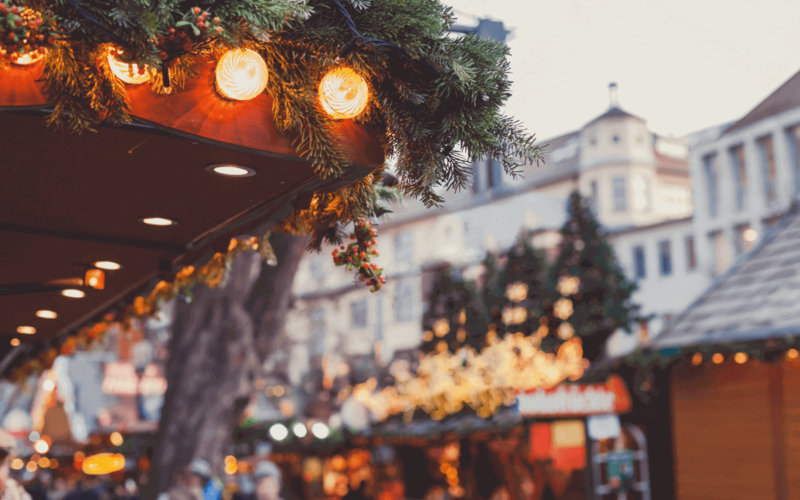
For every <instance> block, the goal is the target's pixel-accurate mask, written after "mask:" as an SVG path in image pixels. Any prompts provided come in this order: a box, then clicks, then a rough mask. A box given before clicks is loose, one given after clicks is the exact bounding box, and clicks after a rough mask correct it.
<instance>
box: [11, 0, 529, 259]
mask: <svg viewBox="0 0 800 500" xmlns="http://www.w3.org/2000/svg"><path fill="white" fill-rule="evenodd" d="M22 3H23V4H25V3H24V1H23V2H22ZM344 3H345V8H347V10H348V12H349V14H350V16H351V17H352V20H353V22H354V23H355V27H356V28H357V29H358V31H359V32H360V33H361V35H363V36H364V37H367V38H372V39H379V40H385V41H387V42H390V43H391V44H394V45H395V46H397V47H399V48H400V49H402V50H403V51H405V52H406V53H407V54H408V55H409V56H410V57H407V56H404V55H403V54H401V53H398V52H397V51H396V50H395V49H394V48H393V47H391V46H388V45H387V44H383V43H368V42H367V43H364V40H360V39H355V40H354V37H353V33H352V32H351V30H350V28H349V27H348V26H347V23H346V22H345V19H344V17H343V16H342V15H341V13H340V12H338V11H337V10H336V9H335V8H334V5H333V2H332V1H331V0H309V1H308V2H299V1H295V0H198V1H196V2H195V1H192V2H189V1H179V0H113V1H107V0H102V1H101V0H80V1H78V0H30V1H28V3H27V5H29V6H31V7H33V8H36V9H39V10H41V11H47V12H50V13H52V18H53V19H54V21H53V22H54V28H53V30H54V31H53V34H54V35H57V38H58V39H59V41H57V42H54V43H55V44H56V46H55V48H53V49H51V50H48V52H47V55H46V57H45V59H46V60H45V72H44V79H45V82H46V87H45V89H46V92H47V94H48V97H49V100H50V101H51V102H52V103H53V105H54V106H55V110H56V112H55V113H54V114H53V115H51V117H50V121H51V123H53V124H55V125H59V126H64V127H68V128H70V129H72V130H74V131H78V132H79V131H91V130H93V129H94V128H95V127H96V126H97V125H98V124H101V123H106V124H111V125H116V124H120V123H124V122H126V121H129V120H130V116H129V113H130V112H134V113H135V110H130V109H129V108H128V106H127V104H126V101H125V90H124V87H123V86H122V84H120V83H119V82H117V81H116V80H115V79H114V78H113V76H112V74H111V73H110V71H109V68H108V67H107V61H106V58H105V57H103V55H104V54H105V51H107V50H108V49H109V47H112V46H115V47H116V48H118V49H121V50H123V51H124V52H125V54H126V58H127V59H129V60H130V61H131V62H136V63H138V64H140V65H142V64H146V65H148V66H149V67H150V68H157V69H158V71H153V72H152V76H151V85H152V87H153V90H154V91H156V92H168V91H173V92H178V91H180V88H181V87H182V86H183V85H184V83H185V82H186V81H188V80H189V79H191V78H192V77H193V76H194V69H193V64H194V60H195V59H196V58H197V57H216V56H219V55H220V54H222V53H223V52H224V51H225V50H228V49H230V48H233V47H245V48H250V49H252V50H255V51H257V52H258V53H260V54H261V55H262V57H264V60H265V61H266V63H267V66H268V68H269V71H270V75H269V84H268V88H267V91H268V92H269V94H270V95H271V96H272V97H273V98H274V101H273V102H274V105H273V106H274V108H273V112H274V118H275V121H276V125H277V127H278V130H279V131H280V132H281V133H282V134H285V135H288V136H290V137H294V138H295V139H294V140H295V143H294V145H295V147H296V148H297V150H298V151H299V152H300V154H301V155H302V156H304V157H306V158H308V159H309V160H310V161H311V162H312V163H313V166H314V169H315V172H316V174H317V175H318V176H319V177H321V178H330V177H336V176H339V175H341V174H342V173H343V172H344V171H345V169H346V168H347V167H348V161H347V159H346V157H345V154H344V151H343V149H342V146H341V143H342V141H341V136H340V134H339V132H338V128H337V126H338V124H337V122H336V121H335V120H332V119H331V118H330V117H328V116H327V115H326V114H325V112H324V111H323V110H322V108H321V106H320V105H319V102H318V96H317V89H318V85H319V82H320V80H321V78H322V77H323V76H324V75H325V74H326V73H327V72H328V71H330V70H331V69H333V68H335V67H337V66H340V65H345V66H348V67H351V68H352V69H354V70H355V71H356V72H358V73H359V74H361V75H362V76H363V77H364V78H365V79H366V80H367V82H368V85H369V87H370V90H371V99H370V105H369V106H368V107H367V110H366V111H365V113H363V114H362V116H360V117H359V118H358V121H360V122H362V123H365V124H368V125H370V126H372V127H374V128H375V129H377V130H378V131H379V133H380V135H381V138H382V143H383V146H384V151H385V154H386V156H387V157H396V159H397V163H396V165H397V167H396V168H397V174H398V180H399V185H398V190H399V191H400V192H401V193H403V194H404V195H407V196H411V197H415V198H418V199H420V200H422V201H423V202H424V203H425V204H426V205H427V206H435V205H438V204H440V203H441V202H442V198H441V197H440V196H439V195H437V194H436V193H435V192H434V188H436V187H437V186H445V187H447V188H450V189H456V190H457V189H461V188H463V187H465V186H466V185H467V184H468V183H469V182H470V180H471V163H472V162H473V161H475V160H477V159H479V158H493V159H495V160H497V161H499V162H500V163H502V164H503V165H504V167H505V169H506V171H507V172H508V173H510V174H512V175H515V174H516V173H517V172H518V168H519V166H520V165H522V164H525V163H532V162H536V163H538V162H539V161H540V160H542V156H541V151H540V148H539V147H538V146H536V145H535V144H534V137H533V136H531V135H528V134H526V133H525V132H524V131H523V129H522V127H521V126H520V125H519V123H517V122H515V121H514V120H512V119H511V118H509V117H507V116H505V115H504V114H502V113H501V109H502V106H503V105H504V103H505V102H506V101H507V99H508V97H509V95H510V84H511V82H510V81H509V79H508V74H509V64H508V60H507V55H508V47H507V46H506V45H505V44H504V43H502V42H497V41H492V40H487V39H482V38H479V37H477V36H464V37H460V38H450V37H448V36H447V35H448V30H449V28H450V26H451V24H452V22H453V20H452V13H451V10H450V9H449V8H447V7H444V6H443V5H442V4H440V3H439V1H438V0H372V1H364V0H360V1H357V0H350V1H348V2H344ZM78 6H79V7H80V8H78ZM195 7H199V9H200V10H201V11H202V12H203V13H205V12H208V13H209V17H208V18H206V20H213V23H212V25H211V27H210V28H209V27H205V28H201V29H197V26H196V25H195V24H192V23H195V21H196V20H197V16H198V13H197V12H196V11H195V10H194V8H195ZM48 15H49V14H48ZM216 18H219V21H217V20H216ZM216 26H220V27H221V31H219V30H217V29H216ZM190 28H191V29H190ZM171 29H172V30H173V31H171ZM175 30H177V31H175ZM176 36H179V37H181V38H180V40H181V41H184V40H185V42H182V43H178V42H176V39H175V37H176ZM170 37H172V38H170ZM353 42H355V43H353ZM162 61H163V64H165V65H166V66H168V67H169V76H170V80H171V82H170V83H171V87H170V88H169V89H165V88H164V85H163V82H162V70H161V68H162ZM429 67H430V68H433V69H434V70H435V72H431V71H429V70H428V68H429ZM379 170H381V169H379ZM379 173H380V172H376V175H375V176H371V177H368V178H366V179H364V180H362V181H359V182H357V183H354V184H353V185H351V186H349V187H347V188H344V189H341V190H339V191H337V192H335V193H321V194H318V195H317V196H316V198H315V202H316V204H315V206H314V207H313V208H312V209H308V210H299V211H297V212H296V213H294V214H293V215H292V217H290V219H289V220H287V222H286V223H285V224H284V227H283V229H284V230H287V231H302V232H306V233H311V234H313V236H314V237H313V241H312V246H313V247H315V248H318V247H319V245H320V244H321V243H322V241H324V240H328V241H334V240H335V237H334V235H333V234H332V232H331V229H330V228H331V227H332V225H333V226H335V225H336V224H337V223H348V222H353V221H355V220H357V219H359V218H361V217H364V216H365V215H370V214H371V213H373V212H372V210H373V209H374V208H375V207H376V205H375V201H376V199H377V198H376V196H377V195H376V194H375V186H376V185H377V183H376V180H375V179H376V178H377V175H378V174H379Z"/></svg>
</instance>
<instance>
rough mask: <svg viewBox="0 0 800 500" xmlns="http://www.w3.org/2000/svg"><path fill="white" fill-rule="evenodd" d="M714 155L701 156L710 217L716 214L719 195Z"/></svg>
mask: <svg viewBox="0 0 800 500" xmlns="http://www.w3.org/2000/svg"><path fill="white" fill-rule="evenodd" d="M716 159H717V157H716V155H708V156H706V157H705V158H703V173H704V174H705V176H706V186H707V187H708V214H709V215H710V216H711V217H716V216H717V199H718V195H719V185H718V183H719V176H718V175H717V165H716Z"/></svg>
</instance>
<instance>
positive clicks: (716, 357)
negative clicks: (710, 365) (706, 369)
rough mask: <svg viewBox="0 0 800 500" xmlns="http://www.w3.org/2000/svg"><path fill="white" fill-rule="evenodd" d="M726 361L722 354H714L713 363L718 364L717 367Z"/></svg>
mask: <svg viewBox="0 0 800 500" xmlns="http://www.w3.org/2000/svg"><path fill="white" fill-rule="evenodd" d="M724 359H725V357H724V356H723V355H722V354H720V353H716V354H714V355H713V356H711V361H713V362H714V364H717V365H718V364H720V363H722V361H723V360H724Z"/></svg>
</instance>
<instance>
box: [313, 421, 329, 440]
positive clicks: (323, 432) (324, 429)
mask: <svg viewBox="0 0 800 500" xmlns="http://www.w3.org/2000/svg"><path fill="white" fill-rule="evenodd" d="M330 433H331V431H330V429H328V426H327V425H325V424H323V423H322V422H317V423H316V424H314V425H312V426H311V434H313V435H314V436H315V437H316V438H317V439H325V438H326V437H328V436H329V435H330Z"/></svg>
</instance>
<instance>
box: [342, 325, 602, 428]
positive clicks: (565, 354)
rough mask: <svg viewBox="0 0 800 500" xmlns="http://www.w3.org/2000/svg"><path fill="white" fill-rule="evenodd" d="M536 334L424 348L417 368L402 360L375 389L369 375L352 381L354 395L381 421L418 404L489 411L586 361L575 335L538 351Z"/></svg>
mask: <svg viewBox="0 0 800 500" xmlns="http://www.w3.org/2000/svg"><path fill="white" fill-rule="evenodd" d="M541 340H542V337H541V336H539V335H531V336H528V337H526V336H523V335H522V334H516V335H506V337H505V338H503V339H498V338H497V336H496V335H495V334H493V333H492V332H490V333H489V335H487V343H488V346H487V347H485V348H484V349H483V350H481V352H477V351H475V350H474V349H472V348H471V347H464V348H461V349H459V350H458V351H456V352H455V353H452V352H450V351H448V350H445V351H442V352H440V353H438V354H423V355H422V356H421V358H420V364H419V367H418V368H417V370H416V373H411V371H410V367H409V366H408V365H407V364H401V365H399V366H397V367H396V369H395V371H394V373H393V376H394V379H395V383H394V385H393V386H390V387H387V388H385V389H382V390H380V391H377V392H375V389H376V388H377V381H376V380H375V379H374V378H373V379H370V380H368V381H367V382H365V383H363V384H359V385H358V386H356V387H355V388H354V390H353V397H354V398H355V399H356V400H357V401H360V402H361V403H363V404H364V405H365V406H367V408H369V409H370V410H371V411H372V412H373V413H374V414H375V415H376V416H377V418H378V419H379V420H381V421H383V420H385V419H386V418H388V417H389V416H391V415H397V414H404V416H405V418H406V419H409V420H410V419H411V417H412V416H413V414H414V412H415V411H416V410H418V409H421V410H424V411H425V412H426V413H428V414H430V415H431V417H432V418H433V419H434V420H441V419H443V418H444V417H446V416H447V415H450V414H453V413H458V412H459V411H461V410H463V409H465V408H471V409H472V410H474V411H475V412H476V413H477V415H478V416H480V417H484V418H486V417H490V416H491V415H492V414H494V413H495V411H497V409H498V408H500V407H502V406H507V405H510V404H513V403H514V400H515V397H516V396H515V395H516V392H517V391H529V390H534V389H538V388H550V387H553V386H555V385H557V384H559V383H561V382H563V381H564V380H567V379H569V380H577V379H578V378H580V377H581V376H582V375H583V371H584V369H585V368H586V367H587V365H588V362H587V361H586V360H585V359H583V350H582V349H581V341H580V339H579V338H573V339H571V340H568V341H567V342H564V343H563V344H562V345H561V347H560V348H559V349H558V353H557V354H553V353H546V352H543V351H541V350H540V349H539V345H540V343H541Z"/></svg>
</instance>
